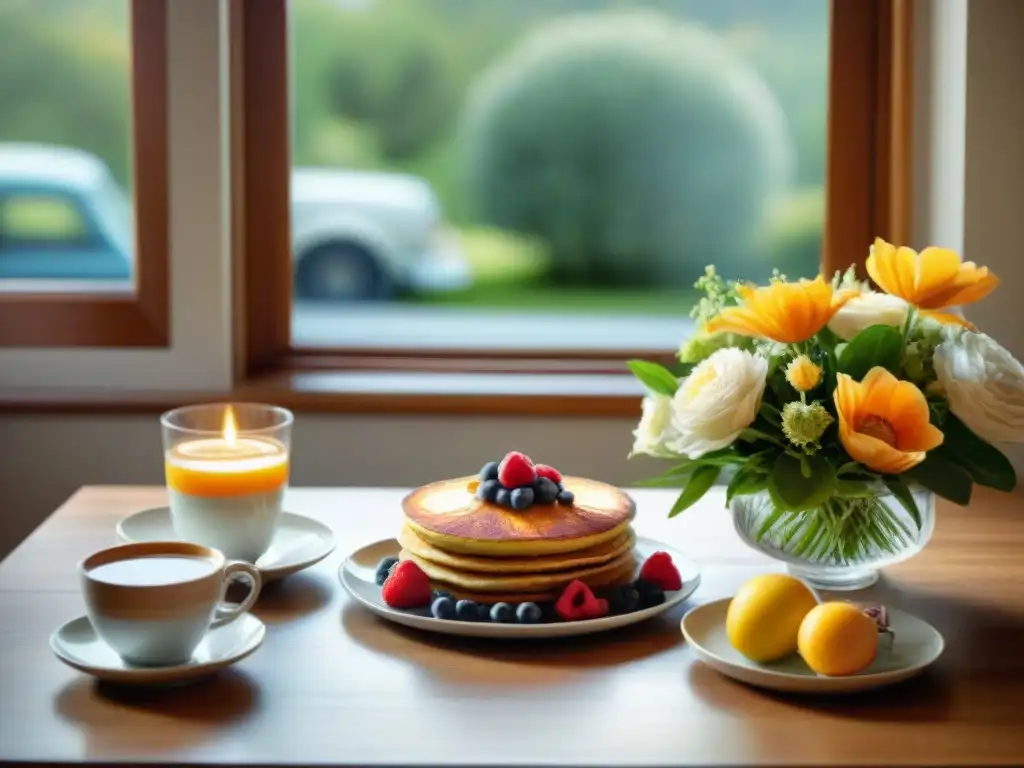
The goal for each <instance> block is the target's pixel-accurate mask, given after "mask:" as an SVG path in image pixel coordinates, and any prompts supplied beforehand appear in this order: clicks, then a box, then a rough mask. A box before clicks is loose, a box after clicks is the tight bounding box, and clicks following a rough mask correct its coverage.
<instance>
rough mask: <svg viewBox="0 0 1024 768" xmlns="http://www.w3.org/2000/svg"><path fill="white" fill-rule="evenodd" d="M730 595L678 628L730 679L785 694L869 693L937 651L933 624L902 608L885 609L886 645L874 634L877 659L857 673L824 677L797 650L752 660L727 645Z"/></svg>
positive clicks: (929, 660)
mask: <svg viewBox="0 0 1024 768" xmlns="http://www.w3.org/2000/svg"><path fill="white" fill-rule="evenodd" d="M730 600H731V598H725V599H723V600H716V601H714V602H712V603H706V604H704V605H701V606H698V607H696V608H694V609H693V610H691V611H690V612H689V613H687V614H686V616H684V617H683V622H682V629H683V635H685V636H686V640H687V642H688V643H689V644H690V646H691V647H692V648H693V650H694V652H695V653H696V654H697V658H699V659H700V660H701V661H703V662H704V663H705V664H707V665H708V666H710V667H711V668H712V669H714V670H717V671H718V672H721V673H722V674H723V675H726V676H727V677H731V678H733V679H734V680H739V681H740V682H743V683H747V684H749V685H754V686H757V687H760V688H770V689H772V690H775V691H782V692H785V693H809V694H844V693H857V692H860V691H869V690H873V689H875V688H882V687H885V686H887V685H893V684H894V683H899V682H902V681H903V680H906V679H908V678H911V677H913V676H914V675H917V674H919V673H920V672H921V671H923V670H924V669H925V668H926V667H928V666H929V665H931V664H933V663H934V662H935V660H936V659H938V658H939V656H940V655H941V654H942V649H943V646H944V641H943V639H942V635H941V634H940V633H939V631H938V630H937V629H935V627H933V626H932V625H931V624H929V623H928V622H926V621H922V620H921V619H919V618H917V617H915V616H911V615H910V614H909V613H907V612H906V611H901V610H898V609H895V608H887V613H888V618H889V628H890V629H891V630H892V631H893V635H892V644H891V645H890V643H889V641H888V640H887V639H885V638H884V637H880V638H879V642H878V657H877V658H876V659H875V661H874V662H873V663H872V664H871V666H870V667H868V668H867V669H865V670H864V671H863V672H858V673H857V674H855V675H848V676H845V677H825V676H822V675H819V674H817V673H816V672H813V671H811V668H810V667H808V666H807V664H805V663H804V660H803V659H801V658H800V656H799V655H798V654H793V655H792V656H790V657H788V658H786V659H783V660H782V661H778V662H775V663H774V664H758V663H757V662H754V661H750V660H749V659H748V658H746V657H745V656H743V655H742V654H740V652H739V651H737V650H736V649H735V648H733V647H732V645H731V644H730V643H729V638H728V637H727V636H726V632H725V615H726V612H727V611H728V609H729V602H730Z"/></svg>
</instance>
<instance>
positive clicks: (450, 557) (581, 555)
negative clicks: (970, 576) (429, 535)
mask: <svg viewBox="0 0 1024 768" xmlns="http://www.w3.org/2000/svg"><path fill="white" fill-rule="evenodd" d="M635 542H636V536H635V535H634V533H633V529H632V528H627V529H626V530H625V531H624V532H623V533H622V534H620V535H619V536H617V537H616V538H614V539H611V540H610V541H607V542H605V543H603V544H598V545H597V546H594V547H588V548H587V549H581V550H579V551H577V552H568V553H565V554H556V555H540V556H538V557H474V556H472V555H462V554H458V553H455V552H445V551H444V550H443V549H438V548H437V547H435V546H433V545H432V544H430V543H429V542H426V541H424V540H423V539H421V538H420V537H419V536H417V535H416V533H415V531H413V530H412V529H411V528H409V527H408V526H405V527H403V528H402V531H401V533H399V535H398V543H399V544H401V545H402V548H403V549H405V550H406V551H407V552H409V553H411V554H413V555H416V556H417V557H419V558H422V559H423V560H427V561H429V562H431V563H436V564H437V565H442V566H445V567H448V568H452V569H454V570H458V571H473V572H476V573H495V574H513V573H545V572H549V571H564V570H568V569H570V568H583V567H587V566H595V565H601V564H603V563H607V562H609V561H610V560H614V559H615V558H616V557H618V556H619V555H621V554H622V553H623V552H625V551H627V550H629V549H632V548H633V544H634V543H635Z"/></svg>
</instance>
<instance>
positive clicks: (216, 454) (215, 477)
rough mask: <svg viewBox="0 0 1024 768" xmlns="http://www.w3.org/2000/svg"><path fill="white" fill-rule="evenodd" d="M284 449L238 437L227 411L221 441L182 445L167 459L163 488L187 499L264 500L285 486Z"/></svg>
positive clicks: (274, 442)
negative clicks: (259, 497) (256, 496)
mask: <svg viewBox="0 0 1024 768" xmlns="http://www.w3.org/2000/svg"><path fill="white" fill-rule="evenodd" d="M288 469H289V461H288V449H287V447H286V446H285V445H284V444H283V443H281V442H279V441H277V440H275V439H273V438H270V437H264V436H262V435H239V434H238V425H237V423H236V422H235V415H234V412H233V411H232V409H231V408H230V407H228V408H227V409H226V410H225V412H224V423H223V427H222V434H221V436H220V437H203V438H196V439H189V440H184V441H182V442H179V443H177V444H175V445H174V446H173V447H171V448H170V449H169V450H168V451H167V453H166V455H165V472H166V478H167V487H168V488H169V489H170V490H172V491H175V492H177V493H181V494H186V495H188V496H200V497H208V498H209V497H212V498H223V497H230V496H246V495H250V494H266V493H273V492H275V491H279V490H282V489H283V488H284V486H285V485H286V484H287V483H288Z"/></svg>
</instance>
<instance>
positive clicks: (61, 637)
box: [50, 613, 267, 685]
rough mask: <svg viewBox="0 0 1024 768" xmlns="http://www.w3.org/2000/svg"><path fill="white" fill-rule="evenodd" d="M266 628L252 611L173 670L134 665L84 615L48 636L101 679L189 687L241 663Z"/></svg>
mask: <svg viewBox="0 0 1024 768" xmlns="http://www.w3.org/2000/svg"><path fill="white" fill-rule="evenodd" d="M266 633H267V628H266V627H265V626H264V625H263V622H262V621H260V620H259V619H257V618H256V617H255V616H253V615H252V614H251V613H243V614H242V615H241V616H239V617H238V618H237V619H235V620H234V621H232V622H230V623H229V624H225V625H223V626H221V627H217V628H216V629H211V630H210V631H209V632H207V633H206V637H204V638H203V639H202V641H201V642H200V643H199V646H198V647H197V648H196V650H195V653H194V654H192V659H191V661H189V662H188V663H186V664H179V665H177V666H173V667H133V666H129V665H127V664H125V663H124V661H122V660H121V657H120V656H118V655H117V654H116V653H115V652H114V651H113V649H111V648H110V646H108V645H107V644H106V643H104V642H103V641H102V640H100V638H99V636H98V635H97V634H96V630H94V629H93V626H92V623H91V622H90V621H89V617H88V616H79V617H78V618H77V619H72V620H71V621H69V622H68V623H67V624H65V625H64V626H62V627H61V628H60V629H58V630H57V631H56V632H54V633H53V634H52V635H51V636H50V648H51V649H52V650H53V652H54V653H55V654H56V655H57V658H58V659H60V660H61V661H63V662H64V663H65V664H67V665H68V666H69V667H73V668H74V669H77V670H78V671H80V672H84V673H85V674H87V675H92V676H93V677H95V678H98V679H100V680H107V681H110V682H114V683H126V684H131V685H170V684H180V683H189V682H193V681H195V680H198V679H199V678H202V677H206V676H207V675H211V674H213V673H214V672H216V671H217V670H220V669H223V668H225V667H229V666H231V665H232V664H234V663H236V662H238V661H241V660H242V659H244V658H245V657H246V656H248V655H249V654H251V653H252V652H253V651H255V650H256V649H257V648H259V647H260V646H261V645H262V644H263V638H264V636H265V635H266Z"/></svg>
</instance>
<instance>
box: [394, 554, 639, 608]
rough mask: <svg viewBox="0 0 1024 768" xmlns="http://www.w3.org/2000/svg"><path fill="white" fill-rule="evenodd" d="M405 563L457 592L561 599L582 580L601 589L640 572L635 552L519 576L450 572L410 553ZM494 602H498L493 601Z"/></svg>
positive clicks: (448, 569)
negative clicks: (540, 595)
mask: <svg viewBox="0 0 1024 768" xmlns="http://www.w3.org/2000/svg"><path fill="white" fill-rule="evenodd" d="M398 556H399V558H400V559H402V560H412V561H413V562H415V563H416V565H418V566H419V567H420V568H422V569H423V572H424V573H426V574H427V576H428V577H429V578H430V580H431V581H432V582H440V583H442V584H448V585H450V586H452V587H454V588H456V589H459V590H464V591H466V592H473V593H480V594H488V595H493V594H549V595H551V596H557V595H558V594H559V593H561V591H562V590H563V589H564V588H565V586H566V585H567V584H568V583H569V582H571V581H573V580H575V579H579V580H580V581H582V582H584V583H585V584H587V585H588V586H591V587H599V586H605V585H607V584H610V583H613V582H615V581H616V580H617V579H619V578H621V577H622V575H623V574H624V572H625V571H626V570H628V571H629V573H630V575H632V574H633V572H634V571H635V570H636V556H635V555H634V553H633V551H632V550H627V551H626V552H623V553H622V554H621V555H619V556H618V557H616V558H614V559H612V560H609V561H608V562H607V563H602V564H601V565H592V566H588V567H584V568H570V569H567V570H564V571H553V572H550V573H517V574H512V575H501V574H493V573H475V572H473V571H459V570H456V569H454V568H447V567H445V566H443V565H438V564H437V563H432V562H430V561H429V560H424V559H423V558H421V557H417V556H416V555H414V554H412V553H411V552H409V551H408V550H404V549H403V550H402V551H401V552H400V553H399V555H398ZM490 600H491V602H495V600H494V599H493V598H490Z"/></svg>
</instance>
